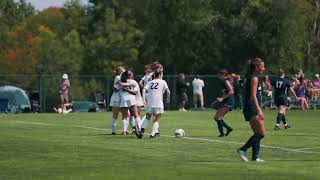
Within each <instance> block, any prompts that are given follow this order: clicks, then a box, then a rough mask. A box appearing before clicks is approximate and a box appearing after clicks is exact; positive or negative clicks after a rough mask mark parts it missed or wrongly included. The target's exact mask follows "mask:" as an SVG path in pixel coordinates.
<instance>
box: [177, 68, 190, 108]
mask: <svg viewBox="0 0 320 180" xmlns="http://www.w3.org/2000/svg"><path fill="white" fill-rule="evenodd" d="M189 85H190V84H189V82H186V77H185V76H184V74H183V73H181V74H179V80H178V82H177V92H178V97H179V107H178V109H179V111H187V110H186V109H185V108H184V106H185V104H186V102H188V96H187V88H188V86H189Z"/></svg>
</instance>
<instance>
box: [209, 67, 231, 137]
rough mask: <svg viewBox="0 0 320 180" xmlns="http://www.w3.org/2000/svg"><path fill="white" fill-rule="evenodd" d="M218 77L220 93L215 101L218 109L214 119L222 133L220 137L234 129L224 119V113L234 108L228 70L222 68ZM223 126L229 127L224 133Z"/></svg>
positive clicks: (214, 103)
mask: <svg viewBox="0 0 320 180" xmlns="http://www.w3.org/2000/svg"><path fill="white" fill-rule="evenodd" d="M218 79H219V80H220V89H219V91H220V95H219V97H218V98H217V99H216V100H215V101H213V103H212V104H213V105H214V106H215V107H216V109H217V110H218V111H217V112H216V114H215V116H214V120H215V121H216V122H217V125H218V130H219V133H220V135H219V136H218V137H223V136H228V135H229V133H230V132H231V131H233V129H232V128H231V127H230V126H229V125H228V124H227V123H226V122H225V121H224V120H223V117H224V115H226V114H227V113H228V112H229V111H231V110H232V106H233V95H234V91H233V87H232V84H231V82H230V79H229V78H228V71H227V70H225V69H222V70H220V71H219V72H218ZM223 128H226V129H227V132H226V133H224V131H223Z"/></svg>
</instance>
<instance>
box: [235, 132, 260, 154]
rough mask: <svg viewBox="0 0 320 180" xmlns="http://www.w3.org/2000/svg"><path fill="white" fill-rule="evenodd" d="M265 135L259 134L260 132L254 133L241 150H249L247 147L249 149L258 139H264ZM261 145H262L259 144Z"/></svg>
mask: <svg viewBox="0 0 320 180" xmlns="http://www.w3.org/2000/svg"><path fill="white" fill-rule="evenodd" d="M262 138H263V136H262V135H260V134H258V133H254V134H253V136H251V137H250V138H249V139H248V141H247V142H246V144H244V145H243V146H242V147H241V148H240V150H242V151H247V149H249V148H250V147H252V146H253V145H255V144H256V143H257V142H258V141H260V139H262ZM259 147H260V146H259Z"/></svg>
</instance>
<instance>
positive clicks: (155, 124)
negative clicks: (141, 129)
mask: <svg viewBox="0 0 320 180" xmlns="http://www.w3.org/2000/svg"><path fill="white" fill-rule="evenodd" d="M158 128H159V122H154V123H153V127H152V131H151V135H152V136H154V135H155V134H156V133H157V132H158Z"/></svg>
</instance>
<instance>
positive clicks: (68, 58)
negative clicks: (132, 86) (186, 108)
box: [0, 0, 320, 75]
mask: <svg viewBox="0 0 320 180" xmlns="http://www.w3.org/2000/svg"><path fill="white" fill-rule="evenodd" d="M319 10H320V0H228V1H225V0H134V1H132V0H105V1H99V0H89V4H85V5H83V4H81V3H80V1H79V0H68V1H67V2H66V3H65V4H64V6H63V7H62V8H48V9H45V10H42V11H37V10H35V8H34V7H33V6H32V5H31V4H29V3H27V2H26V1H25V0H20V1H18V2H15V1H13V0H0V29H1V31H0V72H1V73H0V74H5V75H7V74H9V75H15V74H38V73H39V71H41V73H43V74H48V75H57V74H62V73H64V72H67V73H69V74H72V75H81V74H86V75H90V74H99V75H103V74H111V73H112V71H113V70H114V68H115V67H116V66H118V65H124V66H125V67H127V68H131V69H133V70H134V71H135V72H136V73H137V74H143V65H144V64H147V63H150V62H152V61H154V60H158V61H160V62H161V63H162V64H163V66H164V69H165V74H178V73H180V72H184V73H186V74H197V73H199V74H216V72H217V70H218V69H220V68H227V69H229V70H230V71H233V72H237V73H244V71H245V66H246V61H247V60H248V59H249V58H252V57H261V58H263V59H264V60H265V63H266V66H267V73H276V72H277V70H278V69H279V68H283V69H285V70H287V71H289V72H293V71H294V70H295V69H297V68H302V69H304V71H305V72H307V73H308V72H310V73H315V72H319V71H320V66H319V65H320V60H319V58H320V57H319V52H320V28H319V25H320V23H319V18H320V17H319V12H320V11H319Z"/></svg>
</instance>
